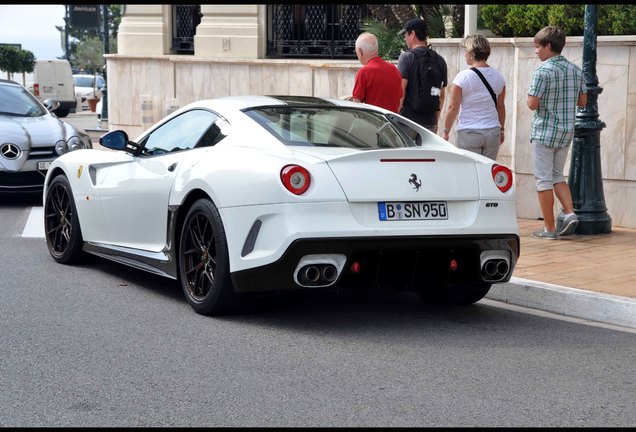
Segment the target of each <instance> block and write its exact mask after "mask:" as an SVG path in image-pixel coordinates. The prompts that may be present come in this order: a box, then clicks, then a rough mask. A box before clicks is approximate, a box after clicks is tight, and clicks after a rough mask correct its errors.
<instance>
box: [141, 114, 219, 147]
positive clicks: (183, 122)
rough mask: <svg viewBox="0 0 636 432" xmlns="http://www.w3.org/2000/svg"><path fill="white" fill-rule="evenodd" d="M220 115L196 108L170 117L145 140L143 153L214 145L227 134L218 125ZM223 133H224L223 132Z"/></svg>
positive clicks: (142, 143)
mask: <svg viewBox="0 0 636 432" xmlns="http://www.w3.org/2000/svg"><path fill="white" fill-rule="evenodd" d="M218 120H219V116H217V115H216V114H214V113H212V112H210V111H206V110H202V109H194V110H191V111H187V112H184V113H183V114H181V115H179V116H177V117H174V118H173V119H170V120H169V121H168V122H166V123H164V124H163V125H161V126H159V127H158V128H157V129H155V130H154V131H152V132H151V133H150V135H148V136H147V137H146V138H145V139H144V140H143V142H141V143H140V144H141V145H142V149H141V153H140V154H141V155H142V156H144V155H145V156H154V155H160V154H165V153H171V152H175V151H181V150H191V149H193V148H195V147H202V146H203V145H202V144H201V142H202V141H204V142H206V143H207V144H205V145H214V144H216V143H217V142H218V141H220V140H221V139H222V138H223V137H225V135H223V136H219V134H221V131H220V128H219V127H218V126H217V122H218ZM221 135H222V134H221Z"/></svg>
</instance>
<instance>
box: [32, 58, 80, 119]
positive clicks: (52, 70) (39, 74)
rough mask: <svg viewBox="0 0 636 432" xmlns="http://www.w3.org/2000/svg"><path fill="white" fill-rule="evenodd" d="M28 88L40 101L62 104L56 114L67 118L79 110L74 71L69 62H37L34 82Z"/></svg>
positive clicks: (34, 70)
mask: <svg viewBox="0 0 636 432" xmlns="http://www.w3.org/2000/svg"><path fill="white" fill-rule="evenodd" d="M27 88H28V89H29V90H30V91H31V92H32V93H33V94H34V95H35V97H37V98H38V99H39V100H40V101H44V100H46V99H55V100H56V101H58V102H59V103H60V106H59V108H57V109H56V110H55V111H54V113H55V115H56V116H58V117H66V116H67V115H68V114H69V113H74V112H75V111H76V108H77V99H76V98H75V88H74V85H73V71H72V70H71V65H70V63H69V62H68V60H36V62H35V68H34V69H33V82H32V83H28V85H27Z"/></svg>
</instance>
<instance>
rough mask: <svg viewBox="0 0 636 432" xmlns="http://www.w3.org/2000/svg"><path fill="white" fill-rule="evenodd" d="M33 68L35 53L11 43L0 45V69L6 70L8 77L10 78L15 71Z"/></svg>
mask: <svg viewBox="0 0 636 432" xmlns="http://www.w3.org/2000/svg"><path fill="white" fill-rule="evenodd" d="M34 68H35V55H34V54H33V53H32V52H31V51H29V50H22V49H18V48H16V47H14V46H11V45H1V46H0V70H2V71H4V72H7V74H8V76H9V79H12V75H13V74H16V73H22V74H24V73H27V72H33V69H34ZM22 81H24V76H23V80H22Z"/></svg>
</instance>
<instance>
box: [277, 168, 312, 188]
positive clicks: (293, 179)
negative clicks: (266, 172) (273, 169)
mask: <svg viewBox="0 0 636 432" xmlns="http://www.w3.org/2000/svg"><path fill="white" fill-rule="evenodd" d="M280 179H281V181H282V182H283V186H285V189H287V190H288V191H290V192H291V193H293V194H295V195H302V194H304V193H305V192H306V191H307V189H309V184H310V183H311V176H310V175H309V171H307V170H306V169H305V168H303V167H301V166H300V165H286V166H284V167H283V169H282V170H280Z"/></svg>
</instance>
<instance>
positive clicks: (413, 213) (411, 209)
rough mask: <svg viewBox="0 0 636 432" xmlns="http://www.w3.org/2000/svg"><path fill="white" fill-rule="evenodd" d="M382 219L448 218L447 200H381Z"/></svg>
mask: <svg viewBox="0 0 636 432" xmlns="http://www.w3.org/2000/svg"><path fill="white" fill-rule="evenodd" d="M378 214H379V217H380V220H381V221H392V220H440V219H441V220H443V219H448V207H447V205H446V201H415V202H379V203H378Z"/></svg>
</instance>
